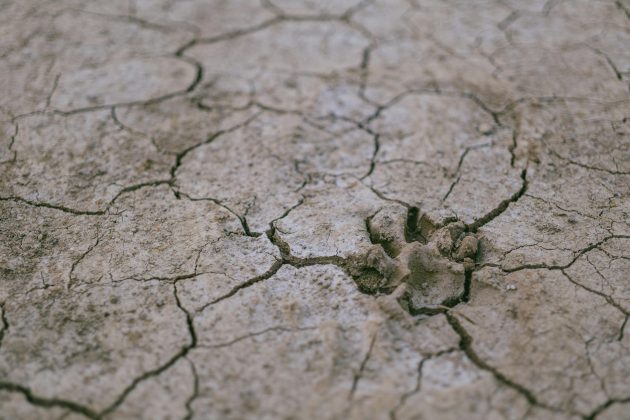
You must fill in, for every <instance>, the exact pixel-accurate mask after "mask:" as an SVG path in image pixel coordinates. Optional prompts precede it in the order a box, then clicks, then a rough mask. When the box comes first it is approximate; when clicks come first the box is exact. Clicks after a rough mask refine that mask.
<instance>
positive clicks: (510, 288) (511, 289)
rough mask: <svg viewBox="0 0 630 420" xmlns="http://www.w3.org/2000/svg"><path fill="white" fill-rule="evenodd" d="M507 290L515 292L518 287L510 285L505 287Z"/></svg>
mask: <svg viewBox="0 0 630 420" xmlns="http://www.w3.org/2000/svg"><path fill="white" fill-rule="evenodd" d="M505 290H507V291H513V290H516V286H514V285H513V284H508V285H507V286H506V287H505Z"/></svg>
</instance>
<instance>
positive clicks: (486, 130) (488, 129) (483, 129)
mask: <svg viewBox="0 0 630 420" xmlns="http://www.w3.org/2000/svg"><path fill="white" fill-rule="evenodd" d="M477 131H479V132H480V133H481V134H483V135H484V136H487V135H489V134H492V132H493V131H494V129H493V127H492V126H491V125H490V124H488V123H481V124H479V126H478V127H477Z"/></svg>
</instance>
